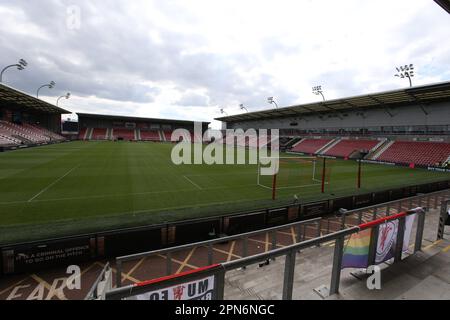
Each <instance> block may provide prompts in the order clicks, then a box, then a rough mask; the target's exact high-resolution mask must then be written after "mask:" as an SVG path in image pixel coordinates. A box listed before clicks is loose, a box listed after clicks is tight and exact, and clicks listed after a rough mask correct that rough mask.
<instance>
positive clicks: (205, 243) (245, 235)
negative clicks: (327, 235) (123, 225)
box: [116, 218, 322, 262]
mask: <svg viewBox="0 0 450 320" xmlns="http://www.w3.org/2000/svg"><path fill="white" fill-rule="evenodd" d="M320 220H322V218H314V219H309V220H304V221H297V222H293V223H290V224H285V225H282V226H276V227H271V228H267V229H261V230H256V231H251V232H247V233H240V234H237V235H233V236H227V237H222V238H217V239H213V240H206V241H201V242H195V243H189V244H184V245H180V246H176V247H171V248H165V249H158V250H153V251H147V252H142V253H136V254H132V255H127V256H121V257H117V258H116V261H121V262H126V261H130V260H136V259H140V258H144V257H148V256H151V255H155V254H165V253H168V252H177V251H181V250H186V249H191V248H194V247H203V246H208V245H214V244H217V243H222V242H228V241H233V240H236V239H242V238H248V237H251V236H254V235H258V234H261V233H269V232H274V231H278V230H283V229H287V228H290V227H295V226H299V225H303V224H309V223H314V222H318V221H320Z"/></svg>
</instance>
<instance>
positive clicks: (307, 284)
mask: <svg viewBox="0 0 450 320" xmlns="http://www.w3.org/2000/svg"><path fill="white" fill-rule="evenodd" d="M439 200H440V199H439ZM413 205H416V206H418V204H415V203H413ZM407 209H410V208H403V210H407ZM380 212H382V210H380ZM390 213H391V214H395V213H396V211H395V210H394V209H391V211H390ZM380 217H381V216H380ZM372 219H373V212H370V211H368V212H364V215H363V222H365V221H371V220H372ZM437 219H438V211H437V210H434V211H431V212H430V213H429V214H428V215H427V219H426V227H425V233H424V246H423V248H424V254H425V255H426V254H429V253H431V252H434V251H433V250H438V248H441V247H442V246H444V248H443V249H442V250H445V249H446V248H447V247H445V245H446V244H447V246H448V243H447V242H445V241H443V242H441V243H434V240H435V239H436V231H437V225H438V223H437ZM357 220H358V219H356V218H349V219H347V225H348V226H354V225H357V224H359V223H358V221H357ZM340 227H341V221H340V218H337V217H332V218H330V219H326V220H324V221H323V222H322V224H321V231H322V234H327V233H330V232H334V231H337V230H339V229H340ZM447 232H448V230H447ZM316 235H317V228H316V227H314V226H311V228H307V229H306V230H305V239H311V238H313V237H315V236H316ZM447 238H448V236H447ZM295 241H296V233H295V230H293V229H292V228H288V229H286V230H280V231H279V232H278V233H277V242H276V246H277V247H283V246H287V245H291V244H293V243H295ZM271 248H272V241H271V239H270V237H269V235H264V234H261V235H258V236H255V237H252V238H249V244H248V253H249V254H256V253H261V252H265V251H268V250H271ZM241 252H242V243H241V242H240V241H233V242H230V243H225V244H218V245H214V263H221V262H226V261H231V260H235V259H239V258H240V257H241V256H240V255H241ZM332 252H333V243H329V244H325V245H323V246H322V247H320V248H311V249H308V250H305V251H304V252H302V254H301V255H298V257H297V261H298V264H297V266H296V277H295V283H294V296H293V297H294V299H320V296H319V295H318V294H317V293H315V292H314V291H313V289H315V288H318V287H320V286H321V285H328V284H329V280H330V277H331V259H332ZM420 254H421V253H420ZM206 257H207V249H206V248H195V249H190V250H186V251H183V252H177V253H175V254H173V256H172V258H173V260H172V270H173V271H174V272H175V273H180V272H183V271H188V270H193V269H196V268H199V267H202V266H206V263H207V258H206ZM442 257H444V258H445V257H447V258H448V248H447V251H445V252H443V253H442ZM415 259H420V256H419V255H418V256H417V257H416V258H415ZM436 259H437V258H434V260H433V261H435V260H436ZM409 260H410V259H408V261H409ZM440 260H442V258H440ZM444 260H445V259H444ZM430 261H431V260H430ZM436 261H438V260H436ZM105 263H106V261H95V262H91V263H86V264H83V265H80V268H81V271H82V274H81V290H69V288H67V286H66V283H65V281H66V279H67V277H68V275H67V274H66V273H65V272H66V270H65V269H64V268H59V269H52V270H44V271H41V272H37V273H34V274H25V275H17V276H9V277H3V278H0V300H5V299H10V300H15V299H20V300H23V299H62V300H65V299H83V298H84V297H85V296H86V294H87V293H88V291H89V289H90V288H91V286H92V284H93V282H94V281H95V279H96V278H97V276H98V275H99V273H100V272H101V270H102V268H103V266H104V265H105ZM111 264H112V267H113V273H114V276H113V280H115V268H114V261H111ZM166 265H167V262H166V257H165V256H154V257H149V258H144V259H140V260H136V261H130V262H126V263H124V264H123V271H124V273H123V276H122V282H123V284H124V285H127V284H132V283H138V282H141V281H145V280H149V279H153V278H156V277H160V276H164V275H165V270H166ZM283 267H284V261H283V259H279V260H277V261H273V262H271V263H270V265H268V266H264V267H261V268H260V267H259V266H252V267H249V268H247V269H246V270H235V271H233V272H229V273H228V274H227V283H226V288H225V289H226V290H225V298H226V299H279V298H280V297H281V288H282V275H283V272H280V270H283ZM447 268H448V266H447ZM447 270H448V269H447ZM388 272H390V271H388ZM447 273H448V274H450V272H447ZM386 279H388V278H387V277H386ZM428 281H430V280H428ZM362 282H363V281H361V280H358V279H356V278H355V277H353V276H351V275H349V274H347V271H344V272H343V274H342V281H341V285H342V286H341V289H342V297H344V298H345V297H346V295H345V294H347V297H348V298H349V299H350V298H351V293H346V291H345V290H346V288H350V287H352V286H355V288H356V285H357V284H358V283H362ZM423 285H428V282H427V283H425V284H423ZM419 291H420V290H419ZM411 294H412V293H411Z"/></svg>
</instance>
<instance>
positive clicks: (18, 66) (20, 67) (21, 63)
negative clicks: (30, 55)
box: [0, 59, 28, 82]
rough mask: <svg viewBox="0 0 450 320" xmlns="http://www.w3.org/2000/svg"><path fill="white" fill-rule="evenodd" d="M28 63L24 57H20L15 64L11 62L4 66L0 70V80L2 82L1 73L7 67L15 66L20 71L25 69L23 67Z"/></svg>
mask: <svg viewBox="0 0 450 320" xmlns="http://www.w3.org/2000/svg"><path fill="white" fill-rule="evenodd" d="M27 65H28V63H27V62H26V61H25V60H24V59H20V60H19V63H16V64H11V65H9V66H6V67H5V68H3V70H2V72H1V73H0V82H3V73H4V72H5V71H6V70H7V69H9V68H13V67H17V70H19V71H21V70H23V69H25V67H26V66H27Z"/></svg>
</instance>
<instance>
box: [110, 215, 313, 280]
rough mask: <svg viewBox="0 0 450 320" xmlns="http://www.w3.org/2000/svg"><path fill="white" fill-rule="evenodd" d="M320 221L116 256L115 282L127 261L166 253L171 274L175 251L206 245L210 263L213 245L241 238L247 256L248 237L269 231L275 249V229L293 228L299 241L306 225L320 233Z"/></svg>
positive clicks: (169, 273)
mask: <svg viewBox="0 0 450 320" xmlns="http://www.w3.org/2000/svg"><path fill="white" fill-rule="evenodd" d="M320 221H321V218H316V219H310V220H305V221H301V222H294V223H291V224H287V225H283V226H278V227H272V228H268V229H263V230H258V231H253V232H247V233H243V234H239V235H235V236H229V237H223V238H218V239H215V240H209V241H203V242H197V243H192V244H187V245H182V246H178V247H175V248H166V249H161V250H154V251H149V252H143V253H139V254H133V255H128V256H123V257H118V258H116V269H117V273H116V284H117V287H121V286H122V276H123V275H122V272H123V268H122V265H123V263H124V262H127V261H131V260H137V259H142V258H147V257H150V256H156V255H166V261H167V263H166V275H167V276H169V275H171V274H172V255H173V254H174V253H175V252H179V251H182V250H188V249H193V248H197V247H206V248H207V250H208V253H207V255H208V265H212V264H213V259H214V250H213V246H214V245H215V244H220V243H224V242H230V241H236V240H242V241H243V250H242V251H243V252H242V257H247V256H248V241H249V238H250V237H252V236H257V235H261V234H267V233H269V234H270V235H271V244H272V249H275V248H276V244H277V231H279V230H283V229H288V228H295V229H296V231H297V232H296V234H297V241H298V242H300V241H301V240H304V239H305V238H304V237H305V235H306V228H307V227H308V226H311V225H314V228H315V229H316V230H317V231H316V234H317V235H320Z"/></svg>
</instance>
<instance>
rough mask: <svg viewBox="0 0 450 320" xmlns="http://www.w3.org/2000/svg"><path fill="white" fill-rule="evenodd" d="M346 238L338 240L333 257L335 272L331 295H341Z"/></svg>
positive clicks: (342, 237)
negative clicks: (340, 285)
mask: <svg viewBox="0 0 450 320" xmlns="http://www.w3.org/2000/svg"><path fill="white" fill-rule="evenodd" d="M344 240H345V239H344V236H341V237H339V238H337V239H336V242H335V243H336V244H335V247H334V256H333V271H332V273H331V284H330V295H332V294H337V293H339V283H340V281H341V269H342V255H343V254H344Z"/></svg>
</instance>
